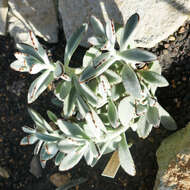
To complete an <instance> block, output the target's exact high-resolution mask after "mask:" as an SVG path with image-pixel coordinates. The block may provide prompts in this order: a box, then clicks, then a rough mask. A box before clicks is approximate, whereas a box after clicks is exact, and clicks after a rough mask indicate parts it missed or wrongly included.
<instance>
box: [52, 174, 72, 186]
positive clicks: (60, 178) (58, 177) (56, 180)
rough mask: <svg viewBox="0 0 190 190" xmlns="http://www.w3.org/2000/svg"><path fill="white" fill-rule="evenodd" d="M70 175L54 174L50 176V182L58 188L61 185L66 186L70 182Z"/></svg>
mask: <svg viewBox="0 0 190 190" xmlns="http://www.w3.org/2000/svg"><path fill="white" fill-rule="evenodd" d="M70 178H71V175H70V174H67V175H65V174H61V173H54V174H53V175H51V176H50V181H51V182H52V183H53V184H54V185H55V186H56V187H60V186H62V185H65V184H67V183H68V182H69V181H70Z"/></svg>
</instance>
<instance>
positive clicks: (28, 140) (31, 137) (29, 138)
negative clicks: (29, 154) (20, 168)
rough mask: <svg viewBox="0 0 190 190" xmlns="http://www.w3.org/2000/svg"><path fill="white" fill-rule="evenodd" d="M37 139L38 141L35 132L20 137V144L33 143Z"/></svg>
mask: <svg viewBox="0 0 190 190" xmlns="http://www.w3.org/2000/svg"><path fill="white" fill-rule="evenodd" d="M37 141H38V138H37V137H36V136H35V134H31V135H28V136H26V137H24V138H22V140H21V142H20V145H30V144H34V143H35V142H37Z"/></svg>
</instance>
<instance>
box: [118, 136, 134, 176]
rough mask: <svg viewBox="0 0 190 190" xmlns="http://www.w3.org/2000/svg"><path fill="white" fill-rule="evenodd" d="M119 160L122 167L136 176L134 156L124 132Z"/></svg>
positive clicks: (120, 144)
mask: <svg viewBox="0 0 190 190" xmlns="http://www.w3.org/2000/svg"><path fill="white" fill-rule="evenodd" d="M118 149H119V161H120V164H121V167H122V168H123V169H124V170H125V172H127V173H128V174H129V175H132V176H135V174H136V170H135V165H134V161H133V158H132V156H131V153H130V150H129V145H128V144H127V141H126V137H125V134H124V133H123V134H122V140H121V141H120V143H119V148H118Z"/></svg>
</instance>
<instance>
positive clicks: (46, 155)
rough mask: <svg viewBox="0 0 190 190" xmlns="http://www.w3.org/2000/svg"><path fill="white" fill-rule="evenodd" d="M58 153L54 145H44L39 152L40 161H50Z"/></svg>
mask: <svg viewBox="0 0 190 190" xmlns="http://www.w3.org/2000/svg"><path fill="white" fill-rule="evenodd" d="M57 152H58V146H57V144H56V143H44V144H43V146H42V148H41V151H40V160H50V159H51V158H53V157H54V156H55V155H56V154H57Z"/></svg>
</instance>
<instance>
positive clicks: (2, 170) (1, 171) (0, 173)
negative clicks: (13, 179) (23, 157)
mask: <svg viewBox="0 0 190 190" xmlns="http://www.w3.org/2000/svg"><path fill="white" fill-rule="evenodd" d="M0 176H1V177H3V178H9V177H10V175H9V173H8V171H7V170H6V169H5V168H2V167H0Z"/></svg>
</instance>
